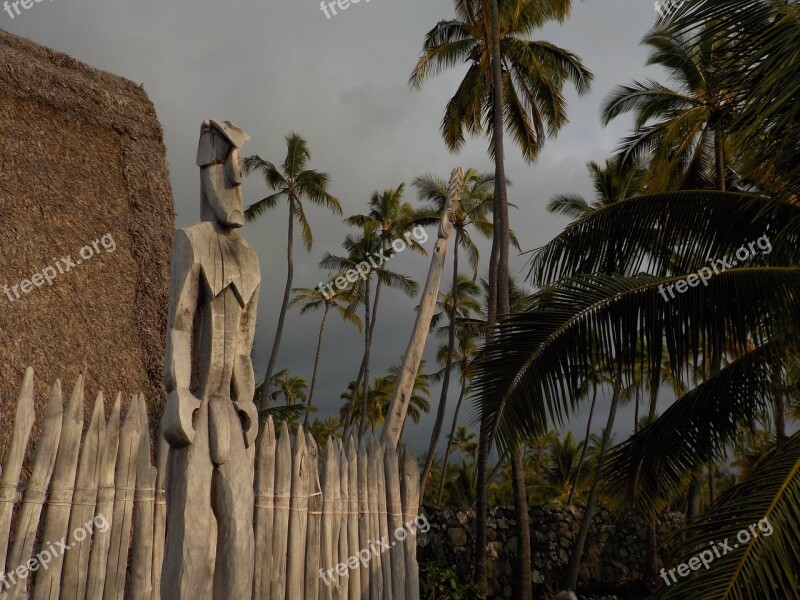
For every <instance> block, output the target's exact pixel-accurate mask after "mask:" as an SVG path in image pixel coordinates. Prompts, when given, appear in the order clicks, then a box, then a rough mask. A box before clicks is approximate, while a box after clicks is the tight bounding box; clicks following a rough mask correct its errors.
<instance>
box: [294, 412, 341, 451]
mask: <svg viewBox="0 0 800 600" xmlns="http://www.w3.org/2000/svg"><path fill="white" fill-rule="evenodd" d="M303 428H304V429H305V425H304V426H303ZM309 431H310V432H311V435H313V436H314V439H315V440H316V441H317V444H319V446H320V447H322V446H324V445H325V443H326V442H327V440H328V438H338V437H340V436H341V435H342V421H341V420H340V419H338V418H337V417H335V416H333V415H330V416H329V417H328V418H327V419H325V420H324V421H320V420H319V419H314V420H313V421H312V422H311V426H310V428H309Z"/></svg>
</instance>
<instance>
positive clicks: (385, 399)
mask: <svg viewBox="0 0 800 600" xmlns="http://www.w3.org/2000/svg"><path fill="white" fill-rule="evenodd" d="M423 364H424V363H423ZM398 372H399V368H398V367H391V368H390V369H389V374H387V375H384V376H381V377H375V378H374V379H373V380H372V383H371V385H370V386H369V390H368V396H367V401H366V402H364V401H363V398H362V394H363V393H364V388H363V387H361V386H358V388H357V389H356V383H355V381H351V382H350V385H348V387H347V389H348V391H347V392H345V393H344V394H342V396H341V397H342V398H343V399H344V400H345V401H346V402H345V403H344V405H342V407H341V409H340V411H339V414H340V416H341V417H342V419H344V418H346V416H347V415H348V414H351V415H353V416H354V417H356V418H358V419H359V420H360V421H362V422H366V423H367V427H368V428H369V429H370V430H372V431H375V429H376V428H377V427H380V426H382V425H383V424H384V423H385V422H386V415H387V413H388V411H389V404H390V403H391V401H392V392H393V391H394V385H395V382H396V381H397V373H398ZM429 377H430V376H429V375H427V374H425V373H424V372H423V371H422V366H420V372H419V373H418V374H417V378H416V379H415V381H414V390H413V392H412V394H411V403H410V405H409V407H408V418H409V419H411V421H412V422H414V423H419V421H420V420H421V419H422V415H423V414H425V413H427V412H428V411H430V401H429V400H428V397H430V388H429V386H428V379H429ZM365 409H366V413H364V412H363V411H364V410H365Z"/></svg>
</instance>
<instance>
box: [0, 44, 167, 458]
mask: <svg viewBox="0 0 800 600" xmlns="http://www.w3.org/2000/svg"><path fill="white" fill-rule="evenodd" d="M173 222H174V209H173V199H172V191H171V189H170V185H169V173H168V170H167V164H166V153H165V148H164V142H163V135H162V131H161V126H160V124H159V122H158V119H157V117H156V113H155V109H154V107H153V105H152V103H151V102H150V100H149V99H148V97H147V95H146V94H145V92H144V90H143V89H142V88H141V87H139V86H137V85H136V84H134V83H133V82H131V81H128V80H126V79H123V78H120V77H116V76H114V75H111V74H109V73H104V72H102V71H98V70H96V69H92V68H90V67H88V66H86V65H84V64H82V63H80V62H78V61H76V60H75V59H73V58H71V57H69V56H66V55H64V54H59V53H56V52H53V51H51V50H48V49H46V48H43V47H41V46H38V45H36V44H33V43H31V42H29V41H27V40H24V39H21V38H19V37H16V36H13V35H11V34H8V33H6V32H4V31H2V30H0V394H2V396H3V403H2V426H0V448H3V449H4V448H5V446H6V445H7V441H8V437H9V434H10V431H11V426H10V425H11V420H12V419H13V415H14V404H15V399H16V393H17V390H18V389H19V385H20V382H21V381H22V377H23V374H24V372H25V368H26V367H27V366H28V365H30V366H33V367H34V369H35V371H36V396H37V398H36V400H37V411H36V412H37V415H39V417H41V414H42V412H43V405H44V403H45V402H46V399H47V390H48V387H49V385H50V384H51V383H52V382H53V381H54V380H55V379H57V378H58V379H61V381H62V384H63V386H64V388H65V389H64V392H65V396H67V395H68V394H69V391H70V390H71V388H72V386H73V385H74V382H75V380H76V378H77V376H78V374H79V373H80V372H81V371H83V370H85V371H86V373H87V379H86V391H87V394H88V395H89V397H90V398H93V396H94V394H96V393H97V391H99V390H103V391H104V392H105V393H106V401H107V402H108V403H109V404H110V402H111V401H112V400H113V398H114V395H115V394H116V392H117V391H118V390H120V391H123V392H124V393H125V395H126V399H125V401H126V405H127V403H129V402H130V397H131V394H133V393H135V392H139V391H141V392H142V393H144V394H145V397H146V399H147V404H148V411H149V412H150V417H151V422H157V421H158V417H159V415H160V413H161V410H162V407H163V404H164V389H163V384H162V378H163V375H162V370H163V369H162V362H163V353H164V336H165V326H166V309H167V294H168V282H169V260H170V253H171V238H172V230H173ZM106 233H110V234H111V235H112V236H113V238H114V240H115V241H116V245H117V249H116V251H115V252H113V253H107V252H106V251H105V250H102V251H101V253H100V254H99V255H98V256H95V257H94V258H92V259H91V260H87V261H85V262H82V264H80V265H78V266H77V267H76V268H74V269H72V270H71V271H69V272H67V273H64V274H63V275H59V276H58V277H57V278H56V279H55V280H54V281H53V284H52V286H51V287H47V286H46V285H45V286H43V287H40V288H35V289H34V290H33V291H32V292H31V293H29V294H27V295H22V297H21V298H20V299H19V300H16V301H14V302H10V301H9V300H8V298H7V297H6V296H5V294H2V291H1V290H2V285H3V284H9V285H14V284H18V283H20V282H21V281H22V280H24V279H28V278H30V276H31V275H32V274H33V273H35V272H37V271H41V269H43V268H44V267H46V266H48V265H52V264H54V263H55V262H56V260H57V259H59V258H60V257H66V256H70V255H71V256H72V257H73V258H78V255H79V252H80V249H81V247H83V246H84V245H86V244H90V243H91V242H92V241H93V240H96V239H99V238H100V237H101V236H103V235H104V234H106ZM91 404H92V403H91V402H87V405H88V407H89V408H90V407H91ZM107 409H108V410H110V406H108V407H107ZM87 421H88V415H87ZM38 427H39V424H38V422H37V424H36V426H35V427H34V438H33V439H36V438H37V437H38ZM0 452H2V451H0Z"/></svg>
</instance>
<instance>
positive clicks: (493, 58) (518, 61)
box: [409, 0, 592, 597]
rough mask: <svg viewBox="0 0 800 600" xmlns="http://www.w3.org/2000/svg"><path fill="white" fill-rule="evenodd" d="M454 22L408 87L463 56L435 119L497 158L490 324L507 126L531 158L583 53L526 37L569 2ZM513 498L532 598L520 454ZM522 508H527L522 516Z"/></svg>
mask: <svg viewBox="0 0 800 600" xmlns="http://www.w3.org/2000/svg"><path fill="white" fill-rule="evenodd" d="M454 4H455V12H456V18H455V19H450V20H446V21H440V22H439V23H438V24H437V25H436V26H435V27H434V28H433V29H432V30H431V31H430V32H429V33H428V35H427V37H426V39H425V44H424V46H423V52H422V55H421V57H420V59H419V61H418V62H417V65H416V67H415V68H414V71H413V72H412V74H411V77H410V80H409V83H410V84H411V85H412V86H415V87H417V88H419V87H420V86H421V85H422V82H423V81H424V80H425V79H427V78H429V77H431V76H432V75H435V74H437V73H439V72H441V71H442V70H444V69H446V68H451V67H454V66H456V65H459V64H461V63H463V62H465V61H466V62H469V63H470V67H469V69H468V71H467V74H466V76H465V77H464V79H463V81H462V82H461V85H460V86H459V89H458V90H457V91H456V94H455V95H454V96H453V98H452V99H451V100H450V102H449V103H448V105H447V109H446V111H445V116H444V119H443V120H442V126H441V129H442V135H443V137H444V140H445V143H446V144H447V146H448V148H450V149H451V150H458V149H459V148H461V146H463V144H464V141H465V136H464V133H465V130H466V132H468V133H470V134H473V135H475V134H481V133H483V131H484V129H485V130H486V132H487V134H488V136H489V138H490V145H489V151H490V153H491V154H492V156H493V157H494V160H495V192H494V210H493V212H494V238H493V240H494V241H493V244H492V257H491V259H490V275H489V279H490V283H491V284H492V288H493V291H492V294H493V296H492V297H493V298H494V300H493V301H492V302H490V310H489V315H488V321H489V324H490V325H491V326H493V325H494V324H495V321H496V317H497V312H498V311H499V312H500V313H501V314H507V313H508V312H509V310H510V309H509V306H510V300H509V294H508V275H509V266H508V265H509V245H510V228H509V219H508V194H507V190H506V173H505V152H504V140H503V130H504V127H505V128H507V129H508V130H509V132H510V133H511V135H512V136H513V138H514V140H515V142H516V143H517V144H518V145H519V146H520V148H521V150H522V156H523V158H524V159H525V160H527V161H532V160H534V159H535V158H536V157H537V156H538V154H539V152H540V151H541V149H542V147H543V145H544V141H545V137H546V136H545V128H547V130H548V133H550V134H551V135H555V134H556V133H557V132H558V130H559V129H560V128H561V127H562V126H563V125H564V124H565V123H566V122H567V116H566V108H565V105H566V103H565V100H564V96H563V88H564V83H565V82H566V81H571V82H572V83H573V84H574V85H575V87H576V88H577V90H578V92H579V93H581V94H583V93H585V92H586V91H588V88H589V84H590V82H591V79H592V74H591V72H589V70H588V69H586V68H585V67H584V66H583V64H582V63H581V61H580V59H579V58H578V57H577V56H575V55H574V54H572V53H571V52H568V51H566V50H564V49H562V48H559V47H557V46H555V45H553V44H550V43H548V42H542V41H531V40H527V39H525V36H527V35H528V34H530V33H531V32H532V31H534V30H535V29H537V28H540V27H542V26H543V25H544V24H545V23H547V22H549V21H553V20H557V21H563V20H564V19H566V17H567V16H568V15H569V12H570V9H571V7H572V2H571V1H570V0H510V1H508V2H503V3H502V7H501V6H500V2H499V0H455V2H454ZM485 433H486V431H485V430H484V435H481V454H480V457H479V461H478V463H479V464H478V517H477V535H476V553H475V556H476V564H475V579H476V583H478V584H479V585H480V586H481V588H482V589H484V591H485V590H486V589H487V581H486V572H485V571H486V569H485V556H484V549H485V547H486V486H487V483H488V482H487V481H486V459H487V458H488V452H489V448H488V446H489V445H490V443H491V440H489V439H488V438H487V437H486V435H485ZM513 460H514V468H515V488H516V491H515V500H516V502H515V504H516V509H517V511H516V512H517V515H516V516H517V521H518V526H519V529H520V537H519V540H520V544H519V546H520V552H519V564H518V571H519V575H520V577H521V585H520V587H519V588H518V590H517V593H518V595H520V597H530V594H531V582H530V540H529V533H528V530H527V515H528V512H527V504H526V505H525V506H524V507H523V502H522V499H523V496H524V489H523V490H521V489H520V487H523V488H524V474H523V473H522V469H521V467H522V457H521V454H520V452H519V451H518V450H513ZM523 513H524V514H523Z"/></svg>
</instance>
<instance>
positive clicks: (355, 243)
mask: <svg viewBox="0 0 800 600" xmlns="http://www.w3.org/2000/svg"><path fill="white" fill-rule="evenodd" d="M404 189H405V185H404V184H400V185H399V186H398V187H397V188H395V189H388V190H385V191H383V192H375V193H374V194H373V195H372V198H371V199H370V202H369V212H368V213H367V214H365V215H354V216H352V217H348V218H347V219H345V222H346V223H347V224H349V225H354V226H357V227H360V228H361V231H362V235H361V237H360V238H356V237H353V236H347V239H346V240H345V242H344V244H343V246H344V248H345V249H346V250H347V252H348V254H347V256H332V255H331V254H328V253H326V254H325V257H324V258H323V259H322V261H321V262H320V266H323V267H326V268H336V269H339V270H342V271H346V270H349V269H353V268H355V267H357V266H358V265H359V264H361V263H363V262H365V261H367V259H368V258H369V257H370V256H372V257H373V258H372V261H371V262H372V263H373V265H374V264H375V260H376V258H374V257H387V260H390V259H391V258H392V257H393V256H394V254H395V251H394V250H393V249H392V243H393V242H395V241H396V240H398V239H400V240H403V243H404V246H405V247H408V248H411V249H412V250H416V251H418V252H422V253H423V254H424V253H425V249H424V248H423V247H422V246H421V245H420V243H419V242H418V241H417V240H416V239H415V238H414V237H413V236H410V235H408V232H409V231H410V230H411V229H412V228H413V227H414V218H415V216H416V212H415V211H414V209H413V208H412V207H411V205H410V204H409V203H407V202H404V201H403V199H402V198H403V191H404ZM367 264H369V262H368V263H367ZM382 264H383V260H380V262H378V263H377V265H378V266H373V267H372V268H371V269H370V270H369V272H368V273H367V274H366V276H364V277H363V278H362V282H361V283H360V289H361V290H362V294H363V300H364V323H365V329H364V357H363V359H362V362H361V367H360V369H359V373H358V377H357V378H356V385H359V384H360V383H361V382H362V381H363V382H364V389H365V390H366V389H367V387H368V386H367V383H368V382H369V355H370V351H371V347H372V334H373V331H374V329H375V323H376V322H377V319H376V318H375V316H376V314H377V308H378V301H379V300H380V292H381V288H382V287H383V286H384V285H386V286H388V287H400V288H401V289H403V291H404V292H405V293H406V294H408V295H409V296H413V295H415V294H416V293H417V288H418V285H417V284H416V282H414V281H413V280H412V279H411V278H409V277H406V276H404V275H397V274H395V273H393V272H392V271H390V270H388V269H385V268H383V267H382V266H381V265H382ZM373 273H374V274H375V275H376V277H377V285H376V288H375V299H374V302H373V300H372V298H371V284H372V275H373ZM362 286H363V287H362ZM370 313H372V316H370ZM362 397H363V398H364V401H366V393H365V394H362ZM362 408H363V407H362ZM361 414H362V415H365V414H366V411H364V410H362V412H361ZM351 425H352V414H351V415H349V416H348V417H347V418H346V419H345V435H347V434H348V433H349V431H350V427H351ZM366 426H367V425H366V423H365V422H364V421H362V422H361V423H360V424H359V436H361V435H363V434H364V432H365V431H366Z"/></svg>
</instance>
